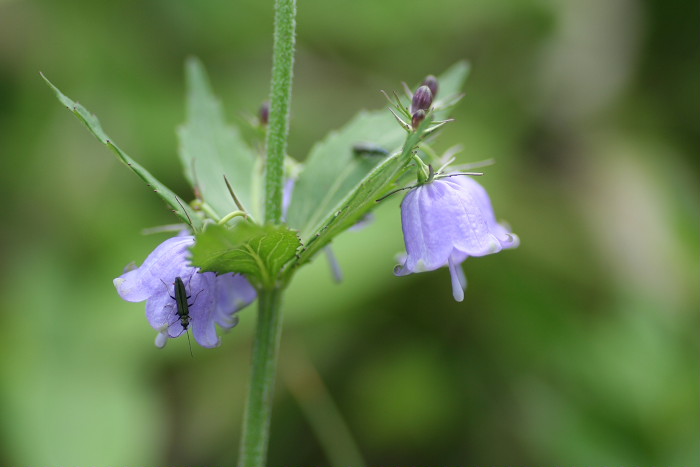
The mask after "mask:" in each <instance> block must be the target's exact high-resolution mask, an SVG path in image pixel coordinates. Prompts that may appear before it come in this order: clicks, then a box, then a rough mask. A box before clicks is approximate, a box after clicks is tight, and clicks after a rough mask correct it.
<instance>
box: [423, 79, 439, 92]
mask: <svg viewBox="0 0 700 467" xmlns="http://www.w3.org/2000/svg"><path fill="white" fill-rule="evenodd" d="M423 86H428V88H429V89H430V92H431V93H433V98H435V96H437V93H438V80H437V78H436V77H435V76H433V75H428V76H426V77H425V80H424V81H423Z"/></svg>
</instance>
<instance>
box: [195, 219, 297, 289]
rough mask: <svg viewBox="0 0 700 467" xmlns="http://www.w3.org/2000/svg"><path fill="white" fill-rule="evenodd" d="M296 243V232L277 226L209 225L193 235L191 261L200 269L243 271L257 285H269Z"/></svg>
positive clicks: (273, 281) (294, 249) (275, 279)
mask: <svg viewBox="0 0 700 467" xmlns="http://www.w3.org/2000/svg"><path fill="white" fill-rule="evenodd" d="M300 246H301V242H300V240H299V237H298V236H297V234H296V232H294V231H292V230H290V229H289V228H287V227H285V226H281V225H280V226H273V225H265V226H260V225H257V224H253V223H251V222H240V223H238V224H237V225H236V226H235V227H233V228H227V227H224V226H221V225H210V226H208V227H207V228H206V230H205V231H204V232H202V233H201V234H199V235H197V240H196V243H195V246H194V247H192V263H193V264H194V265H196V266H199V267H200V268H202V270H204V271H214V272H217V273H219V274H224V273H227V272H236V273H241V274H245V275H246V276H247V277H248V279H249V280H251V281H252V282H253V283H255V284H257V285H258V286H262V287H266V288H270V287H274V286H275V282H276V281H277V278H278V275H279V272H280V271H281V270H282V267H283V266H284V265H285V264H287V263H288V262H289V261H290V260H291V259H293V258H294V257H295V254H296V252H297V250H298V249H299V247H300Z"/></svg>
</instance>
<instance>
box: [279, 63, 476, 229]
mask: <svg viewBox="0 0 700 467" xmlns="http://www.w3.org/2000/svg"><path fill="white" fill-rule="evenodd" d="M468 71H469V67H468V65H467V64H466V63H465V62H458V63H456V64H455V65H453V66H452V67H450V68H449V69H448V70H447V71H446V72H445V73H443V74H442V75H441V76H440V77H439V78H438V79H439V82H440V89H439V91H438V96H440V99H442V100H443V101H444V100H445V99H447V100H449V99H450V98H451V97H453V96H454V95H455V94H456V93H458V92H459V91H460V89H461V87H462V83H463V82H464V80H465V79H466V77H467V73H468ZM408 103H409V102H408V97H406V98H405V104H407V105H408ZM449 110H450V109H445V110H440V111H437V112H436V113H435V117H436V118H438V119H441V118H444V117H445V116H446V115H447V113H448V112H449ZM405 137H406V132H405V131H404V130H403V129H402V128H401V127H400V126H399V125H398V124H397V122H396V120H395V119H394V117H393V116H392V115H391V113H390V112H389V111H388V110H386V109H383V110H376V111H372V112H367V111H362V112H360V113H359V114H357V115H356V116H355V117H354V118H353V119H352V120H351V121H350V122H349V123H348V124H347V125H345V126H344V127H343V128H341V129H340V130H337V131H333V132H331V133H330V134H329V135H328V136H327V137H326V138H325V139H324V140H322V141H320V142H318V143H317V144H316V145H314V147H313V148H312V149H311V152H310V154H309V157H308V158H307V160H306V162H305V166H304V169H303V171H302V172H301V174H300V175H299V178H298V180H297V182H296V185H295V187H294V193H293V196H292V201H291V204H290V207H289V213H288V222H289V225H290V226H292V227H293V228H296V229H299V232H300V235H301V238H302V240H303V241H304V242H305V243H306V242H307V241H309V239H310V238H311V235H312V234H314V233H315V232H318V231H319V229H320V228H322V227H323V225H324V224H323V221H324V219H326V218H327V217H328V215H329V213H333V212H336V211H338V210H339V209H340V208H341V207H342V205H344V204H346V203H345V202H344V198H346V197H347V196H348V195H349V194H350V193H352V192H353V190H355V189H356V188H357V187H358V185H359V184H360V182H361V181H362V180H363V179H364V178H365V177H366V176H367V175H368V174H369V173H370V172H371V171H372V170H373V169H374V168H376V167H378V166H379V165H380V164H381V163H382V162H383V161H385V160H386V159H385V158H384V157H382V156H376V155H361V154H356V153H355V152H354V151H353V146H355V145H357V144H362V143H370V144H371V145H373V146H378V147H381V148H383V149H386V150H387V151H388V152H389V153H390V154H391V153H396V152H398V151H400V148H401V143H402V141H404V139H405Z"/></svg>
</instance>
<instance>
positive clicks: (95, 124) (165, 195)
mask: <svg viewBox="0 0 700 467" xmlns="http://www.w3.org/2000/svg"><path fill="white" fill-rule="evenodd" d="M41 77H42V78H44V81H46V83H47V84H48V85H49V86H51V89H53V90H54V92H55V93H56V96H57V97H58V100H59V101H61V103H63V105H65V106H66V107H67V108H68V110H70V111H71V112H73V114H75V116H76V117H78V119H80V121H82V122H83V123H84V124H85V126H87V127H88V130H90V132H92V134H93V135H95V137H96V138H97V139H98V140H100V141H101V142H102V143H103V144H105V145H107V146H108V147H109V148H110V149H111V150H112V151H114V153H115V154H116V155H117V158H118V159H119V160H120V161H122V162H123V163H124V164H126V166H127V167H129V169H131V171H132V172H134V173H135V174H136V175H138V176H139V177H140V178H141V179H142V180H143V181H145V182H146V185H148V186H149V187H150V188H152V189H153V191H155V192H156V193H157V194H158V196H160V197H161V198H162V199H163V201H165V202H166V204H168V206H170V208H171V209H172V211H173V212H174V213H175V214H176V215H177V216H178V217H180V219H182V220H183V221H185V222H187V223H188V224H189V225H190V226H191V227H192V229H194V230H195V231H197V230H199V229H201V227H202V219H201V218H200V217H199V215H198V214H197V213H196V212H195V211H194V210H193V209H192V208H191V207H190V206H189V205H188V204H186V203H184V202H182V201H180V199H179V198H178V197H177V195H175V193H173V192H172V191H171V190H170V189H169V188H168V187H166V186H165V185H163V184H162V183H161V182H159V181H158V180H157V179H156V178H155V177H154V176H153V175H151V174H150V173H149V172H148V171H147V170H146V169H144V168H143V167H142V166H141V165H139V164H138V163H137V162H136V161H134V160H133V159H132V158H131V157H129V155H128V154H126V153H125V152H124V151H122V149H121V148H120V147H119V146H117V145H116V144H115V143H114V142H113V141H112V139H111V138H110V137H109V136H107V133H105V132H104V130H103V129H102V127H101V126H100V122H99V120H98V119H97V117H95V115H93V114H91V113H90V112H89V111H88V110H87V109H86V108H85V107H83V106H82V105H80V104H79V103H77V102H74V101H73V100H71V99H70V98H69V97H67V96H65V95H64V94H63V93H62V92H61V91H60V90H59V89H58V88H57V87H56V86H54V85H53V84H52V83H51V81H49V80H48V78H46V76H44V75H43V73H42V74H41Z"/></svg>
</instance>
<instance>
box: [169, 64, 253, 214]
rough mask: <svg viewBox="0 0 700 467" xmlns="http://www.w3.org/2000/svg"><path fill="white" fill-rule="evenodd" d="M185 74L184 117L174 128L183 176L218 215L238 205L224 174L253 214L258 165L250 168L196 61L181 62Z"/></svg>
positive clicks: (239, 139)
mask: <svg viewBox="0 0 700 467" xmlns="http://www.w3.org/2000/svg"><path fill="white" fill-rule="evenodd" d="M186 77H187V122H186V123H185V124H184V125H183V126H182V127H180V128H179V130H178V137H179V139H180V151H179V153H180V160H181V161H182V165H183V167H184V170H185V176H186V177H187V179H188V180H189V181H190V183H191V184H192V186H193V187H196V188H198V189H199V191H200V193H201V194H202V197H203V199H204V201H205V202H206V203H207V204H208V205H209V206H210V207H212V208H213V209H214V211H215V212H216V213H217V214H218V215H219V216H220V217H223V216H225V215H226V214H228V213H229V212H231V211H234V210H237V209H238V208H237V207H236V205H235V203H234V202H233V199H232V198H231V195H230V194H229V192H228V189H227V188H226V184H225V182H224V175H226V177H228V179H229V181H230V182H231V185H232V187H233V189H234V191H235V192H236V196H237V197H238V199H239V200H240V201H241V203H242V204H243V206H244V207H245V208H246V210H248V212H250V213H251V214H252V215H253V217H255V218H258V217H259V214H260V209H259V206H260V205H261V200H260V199H259V198H258V196H257V195H258V193H260V192H261V190H260V189H259V187H260V186H261V185H260V184H261V177H260V173H261V170H256V159H257V157H256V155H255V153H254V152H253V151H252V150H251V149H250V148H249V147H248V145H247V144H246V143H245V141H244V140H243V138H242V136H241V134H240V132H239V130H238V128H236V127H235V126H232V125H227V124H226V121H225V119H224V114H223V111H222V109H221V103H220V102H219V101H218V100H217V99H216V97H214V95H213V93H212V92H211V88H210V86H209V80H208V78H207V75H206V72H205V70H204V67H203V66H202V64H201V63H200V62H199V60H197V59H195V58H191V59H189V60H188V61H187V64H186Z"/></svg>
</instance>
